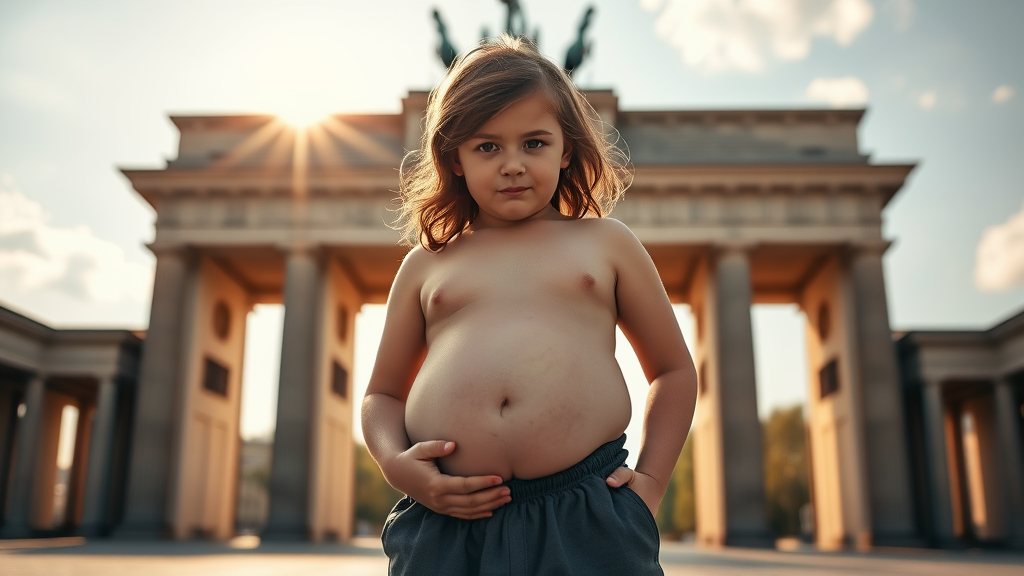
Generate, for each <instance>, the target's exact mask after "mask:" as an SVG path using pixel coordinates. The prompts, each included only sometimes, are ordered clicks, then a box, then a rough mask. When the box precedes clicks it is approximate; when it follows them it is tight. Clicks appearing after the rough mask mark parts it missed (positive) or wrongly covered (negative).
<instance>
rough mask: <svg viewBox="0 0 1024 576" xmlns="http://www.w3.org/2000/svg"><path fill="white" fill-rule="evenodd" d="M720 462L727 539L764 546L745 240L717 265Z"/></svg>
mask: <svg viewBox="0 0 1024 576" xmlns="http://www.w3.org/2000/svg"><path fill="white" fill-rule="evenodd" d="M714 274H715V281H714V286H715V298H714V307H715V311H714V312H715V319H716V320H715V321H716V327H715V328H716V329H715V331H714V333H715V335H716V337H717V340H718V341H717V343H716V348H717V350H718V354H717V363H718V366H717V367H718V375H719V378H718V386H719V398H720V409H721V430H722V436H721V437H722V468H723V472H724V483H725V486H724V488H725V490H724V493H725V539H724V542H723V544H725V545H727V546H729V545H740V546H764V545H770V544H771V543H772V538H771V536H770V534H769V533H768V526H767V516H766V514H765V499H764V446H763V444H762V440H761V421H760V420H759V419H758V416H757V386H756V383H755V376H754V338H753V334H752V327H751V321H750V306H751V302H752V294H751V293H752V288H751V286H750V263H749V260H748V255H747V247H746V246H728V247H724V248H723V249H722V250H721V251H720V252H719V254H718V255H717V258H716V259H715V266H714Z"/></svg>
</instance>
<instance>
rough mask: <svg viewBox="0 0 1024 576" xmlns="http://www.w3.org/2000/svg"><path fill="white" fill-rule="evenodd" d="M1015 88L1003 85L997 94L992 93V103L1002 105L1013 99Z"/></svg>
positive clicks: (997, 90) (997, 89) (996, 91)
mask: <svg viewBox="0 0 1024 576" xmlns="http://www.w3.org/2000/svg"><path fill="white" fill-rule="evenodd" d="M1013 92H1014V91H1013V88H1012V87H1010V86H1007V85H1005V84H1004V85H1002V86H1000V87H999V88H996V90H995V92H993V93H992V101H993V102H995V103H996V104H1002V103H1003V102H1006V101H1007V100H1009V99H1010V98H1013Z"/></svg>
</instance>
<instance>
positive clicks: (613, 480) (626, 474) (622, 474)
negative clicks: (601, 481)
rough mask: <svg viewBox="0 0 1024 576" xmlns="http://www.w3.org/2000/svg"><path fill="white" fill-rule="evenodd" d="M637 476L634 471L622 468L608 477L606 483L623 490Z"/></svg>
mask: <svg viewBox="0 0 1024 576" xmlns="http://www.w3.org/2000/svg"><path fill="white" fill-rule="evenodd" d="M635 474H636V472H634V471H633V470H630V469H629V468H626V467H625V466H620V467H618V468H616V469H615V471H614V472H612V473H611V474H609V475H608V478H606V479H605V482H607V483H608V485H609V486H611V487H612V488H621V487H622V486H625V485H627V484H629V483H630V482H632V481H633V476H634V475H635Z"/></svg>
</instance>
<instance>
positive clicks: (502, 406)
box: [498, 398, 508, 415]
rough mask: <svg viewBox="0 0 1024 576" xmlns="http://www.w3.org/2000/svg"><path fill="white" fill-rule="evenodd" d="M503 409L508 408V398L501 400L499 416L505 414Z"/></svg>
mask: <svg viewBox="0 0 1024 576" xmlns="http://www.w3.org/2000/svg"><path fill="white" fill-rule="evenodd" d="M505 408H508V398H504V399H502V401H501V408H499V409H498V414H499V415H501V414H504V413H505Z"/></svg>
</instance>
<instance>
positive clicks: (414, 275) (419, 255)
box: [391, 245, 436, 293]
mask: <svg viewBox="0 0 1024 576" xmlns="http://www.w3.org/2000/svg"><path fill="white" fill-rule="evenodd" d="M433 256H436V255H435V254H434V253H432V252H430V251H428V250H426V249H424V248H423V247H422V246H418V245H417V246H414V247H413V249H412V250H409V252H407V253H406V254H405V258H403V259H402V264H401V265H400V266H399V267H398V274H396V275H395V281H394V284H393V285H392V288H391V291H392V293H394V292H395V291H406V290H409V291H417V292H418V291H419V287H420V286H422V285H423V281H424V279H425V278H426V273H427V269H428V268H429V267H430V263H431V260H432V257H433Z"/></svg>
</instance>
